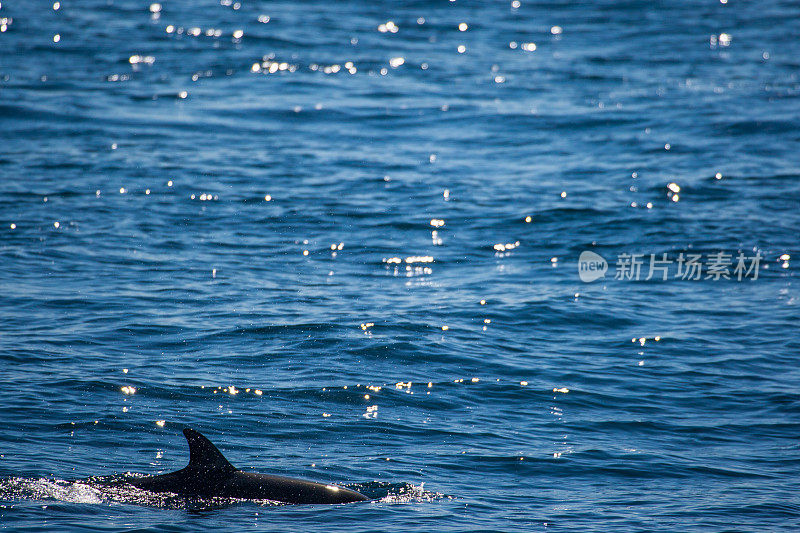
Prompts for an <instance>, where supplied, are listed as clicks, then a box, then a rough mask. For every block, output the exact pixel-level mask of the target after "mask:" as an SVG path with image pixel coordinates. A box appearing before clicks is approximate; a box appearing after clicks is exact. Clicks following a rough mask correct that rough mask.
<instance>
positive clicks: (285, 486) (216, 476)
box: [128, 428, 369, 504]
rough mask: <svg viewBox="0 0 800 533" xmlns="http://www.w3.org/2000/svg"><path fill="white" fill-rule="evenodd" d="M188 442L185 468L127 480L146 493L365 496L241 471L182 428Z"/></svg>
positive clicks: (340, 499)
mask: <svg viewBox="0 0 800 533" xmlns="http://www.w3.org/2000/svg"><path fill="white" fill-rule="evenodd" d="M183 434H184V435H185V436H186V440H187V441H188V443H189V464H188V466H186V468H183V469H181V470H178V471H177V472H171V473H169V474H162V475H159V476H150V477H145V478H135V479H131V480H128V483H130V484H131V485H133V486H135V487H138V488H140V489H144V490H148V491H150V492H172V493H175V494H179V495H181V496H197V497H215V496H218V497H223V498H243V499H251V500H274V501H279V502H284V503H329V504H330V503H350V502H362V501H366V500H368V499H369V498H367V497H366V496H364V495H363V494H361V493H358V492H356V491H354V490H349V489H346V488H344V487H339V486H337V485H326V484H324V483H315V482H313V481H306V480H303V479H293V478H289V477H283V476H272V475H268V474H256V473H253V472H242V471H241V470H239V469H238V468H236V467H234V466H233V465H232V464H230V463H229V462H228V460H227V459H225V457H224V456H223V455H222V453H220V451H219V450H218V449H217V448H216V446H214V445H213V444H211V441H210V440H208V439H207V438H205V437H204V436H203V435H201V434H200V433H198V432H197V431H195V430H193V429H189V428H186V429H184V430H183Z"/></svg>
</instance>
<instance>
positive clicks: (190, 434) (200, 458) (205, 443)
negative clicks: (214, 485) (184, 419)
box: [183, 428, 236, 474]
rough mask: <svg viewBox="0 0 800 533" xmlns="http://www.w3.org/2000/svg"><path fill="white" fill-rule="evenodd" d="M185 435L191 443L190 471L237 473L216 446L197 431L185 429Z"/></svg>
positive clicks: (188, 467)
mask: <svg viewBox="0 0 800 533" xmlns="http://www.w3.org/2000/svg"><path fill="white" fill-rule="evenodd" d="M183 435H184V436H185V437H186V441H187V442H188V443H189V466H187V467H186V468H187V469H189V470H200V471H203V472H218V473H221V474H223V473H230V472H235V471H236V468H235V467H234V466H233V465H232V464H230V463H229V462H228V460H227V459H225V456H224V455H222V452H220V451H219V450H218V449H217V447H216V446H214V445H213V444H211V441H210V440H208V439H207V438H205V437H204V436H203V435H201V434H200V433H198V432H197V431H195V430H193V429H190V428H185V429H184V430H183Z"/></svg>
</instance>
